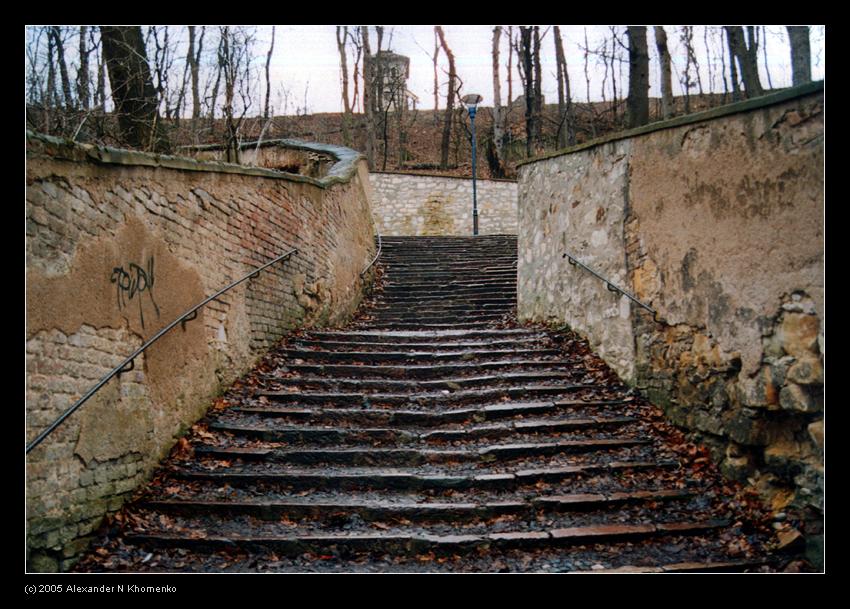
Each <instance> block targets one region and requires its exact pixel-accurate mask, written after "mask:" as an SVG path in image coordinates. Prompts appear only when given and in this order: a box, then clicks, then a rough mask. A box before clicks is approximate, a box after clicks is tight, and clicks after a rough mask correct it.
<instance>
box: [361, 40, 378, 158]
mask: <svg viewBox="0 0 850 609" xmlns="http://www.w3.org/2000/svg"><path fill="white" fill-rule="evenodd" d="M360 37H361V40H362V42H363V111H364V113H365V114H366V160H367V162H368V163H369V169H374V168H375V151H374V147H375V126H374V118H373V115H372V97H371V96H372V85H373V82H374V80H373V78H374V76H373V74H372V51H371V49H370V48H369V28H368V26H365V25H363V26H360Z"/></svg>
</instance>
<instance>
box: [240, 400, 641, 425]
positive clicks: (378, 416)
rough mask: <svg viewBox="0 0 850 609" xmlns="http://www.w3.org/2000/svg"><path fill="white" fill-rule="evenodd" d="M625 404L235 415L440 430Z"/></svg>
mask: <svg viewBox="0 0 850 609" xmlns="http://www.w3.org/2000/svg"><path fill="white" fill-rule="evenodd" d="M627 403H628V402H627V401H625V400H595V401H582V400H574V401H562V402H561V403H559V404H555V403H554V402H503V403H498V404H489V405H485V406H478V407H473V408H453V409H443V410H433V409H429V410H403V409H402V410H394V409H368V408H306V409H305V408H272V407H265V408H258V407H244V406H242V407H236V408H234V409H233V411H234V412H238V413H244V414H248V415H257V416H261V417H273V418H285V419H291V420H296V421H312V422H315V423H328V424H339V423H351V424H355V423H361V424H387V425H420V426H439V425H445V424H447V423H461V422H466V421H495V420H501V419H508V418H511V417H521V416H533V415H544V414H552V413H556V412H560V411H562V410H567V409H569V410H573V409H580V410H593V409H598V408H604V407H606V406H618V405H622V404H627Z"/></svg>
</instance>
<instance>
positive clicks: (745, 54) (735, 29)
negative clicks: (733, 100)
mask: <svg viewBox="0 0 850 609" xmlns="http://www.w3.org/2000/svg"><path fill="white" fill-rule="evenodd" d="M725 28H726V36H727V37H728V38H729V47H730V49H731V51H732V53H733V55H734V56H735V57H736V58H737V59H738V65H739V66H740V68H741V79H742V80H743V81H744V90H745V91H746V92H747V97H757V96H759V95H762V94H764V90H763V89H762V86H761V81H760V80H759V73H758V44H757V43H756V41H755V35H754V29H753V28H752V27H750V28H748V30H749V32H748V34H749V39H750V45H749V47H747V43H746V42H745V41H744V30H743V29H742V28H741V26H725Z"/></svg>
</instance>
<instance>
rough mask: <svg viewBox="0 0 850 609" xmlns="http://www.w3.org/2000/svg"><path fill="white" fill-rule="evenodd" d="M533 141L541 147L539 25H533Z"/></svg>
mask: <svg viewBox="0 0 850 609" xmlns="http://www.w3.org/2000/svg"><path fill="white" fill-rule="evenodd" d="M533 59H534V143H535V145H536V147H537V149H536V150H535V152H537V151H538V150H541V149H542V148H543V90H542V89H543V85H542V83H543V70H542V68H541V65H540V26H537V25H535V26H534V53H533Z"/></svg>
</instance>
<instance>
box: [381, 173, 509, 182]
mask: <svg viewBox="0 0 850 609" xmlns="http://www.w3.org/2000/svg"><path fill="white" fill-rule="evenodd" d="M369 174H370V175H381V174H387V175H397V176H411V177H415V178H445V179H451V180H467V181H471V180H472V176H438V175H433V174H430V173H411V172H409V171H370V172H369ZM475 179H476V180H477V181H478V182H504V183H507V184H517V183H518V182H517V180H509V179H505V178H479V177H476V178H475Z"/></svg>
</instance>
